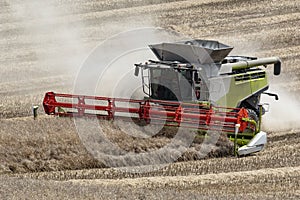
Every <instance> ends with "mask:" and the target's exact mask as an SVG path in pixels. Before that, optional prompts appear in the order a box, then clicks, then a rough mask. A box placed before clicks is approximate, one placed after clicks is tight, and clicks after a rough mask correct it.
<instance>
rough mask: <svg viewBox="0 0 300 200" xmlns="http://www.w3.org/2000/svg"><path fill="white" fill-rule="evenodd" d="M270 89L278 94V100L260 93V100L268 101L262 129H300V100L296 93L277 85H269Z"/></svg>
mask: <svg viewBox="0 0 300 200" xmlns="http://www.w3.org/2000/svg"><path fill="white" fill-rule="evenodd" d="M270 87H271V88H270V89H271V91H272V92H274V93H276V94H278V96H279V101H275V100H274V98H273V97H268V96H266V95H262V100H261V102H268V103H270V107H269V112H267V113H266V114H265V115H264V116H263V124H262V126H263V129H264V130H266V131H290V130H295V129H296V130H297V129H300V123H299V121H300V114H299V110H300V102H299V100H298V98H297V96H296V95H293V94H291V93H289V92H288V91H286V90H285V89H284V88H282V87H280V86H279V85H271V86H270Z"/></svg>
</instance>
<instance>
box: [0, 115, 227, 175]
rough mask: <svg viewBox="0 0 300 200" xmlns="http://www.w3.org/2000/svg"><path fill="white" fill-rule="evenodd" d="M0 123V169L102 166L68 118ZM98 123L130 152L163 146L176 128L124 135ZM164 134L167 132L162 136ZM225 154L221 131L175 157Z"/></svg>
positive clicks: (12, 170)
mask: <svg viewBox="0 0 300 200" xmlns="http://www.w3.org/2000/svg"><path fill="white" fill-rule="evenodd" d="M0 125H1V130H0V144H1V152H0V159H1V163H2V166H1V168H2V169H1V171H2V172H40V171H56V170H66V169H73V170H74V169H85V168H95V167H100V168H102V167H105V166H104V164H102V163H101V160H100V162H99V161H97V160H96V159H94V158H93V156H91V154H90V153H92V152H88V151H87V150H86V148H85V146H84V145H83V144H82V142H81V140H80V138H79V136H78V135H77V130H76V128H75V125H74V122H73V120H72V119H69V118H58V117H52V116H50V117H48V116H47V117H42V116H40V117H39V118H38V119H37V120H33V118H32V117H23V118H13V119H3V120H0ZM100 126H101V127H102V130H104V133H105V134H106V136H107V138H108V140H109V141H110V142H112V143H113V144H115V145H117V146H118V147H120V148H121V149H122V150H124V151H125V152H127V153H130V152H132V153H133V154H134V155H138V154H140V153H146V152H151V151H155V150H157V149H160V148H163V147H164V146H165V145H167V144H169V143H170V142H171V140H172V137H171V136H170V135H171V133H172V134H174V135H176V134H175V133H176V131H177V130H176V129H175V130H170V129H163V130H161V133H160V134H159V135H158V136H155V137H149V138H140V137H134V136H132V135H128V132H127V133H125V132H123V131H122V130H121V129H120V128H118V127H117V126H116V125H114V123H113V122H106V121H104V122H100ZM86 129H88V127H86ZM129 131H131V130H129ZM132 131H134V129H133V130H132ZM185 132H186V134H188V133H189V132H190V131H189V130H185ZM96 134H97V133H96ZM165 134H167V135H169V136H168V137H166V136H165ZM193 134H194V133H193ZM211 146H212V150H211V151H210V152H208V154H207V155H202V154H201V153H202V152H201V151H203V149H201V148H210V147H211ZM200 150H201V151H200ZM167 153H168V152H167ZM169 153H170V152H169ZM228 155H232V144H231V142H229V141H228V140H227V138H226V136H224V135H221V136H220V138H219V140H218V142H217V143H216V145H215V146H213V145H212V144H202V140H201V139H195V140H194V142H193V143H192V144H191V145H190V147H189V148H188V149H187V150H186V152H185V153H184V154H183V155H182V156H181V157H179V158H178V161H188V160H199V159H203V158H209V157H222V156H228ZM141 158H143V156H142V157H141ZM174 161H176V160H174ZM128 162H130V160H127V164H126V165H125V166H130V165H131V164H130V163H129V164H128ZM136 162H138V163H137V164H140V163H143V162H142V160H137V161H136ZM134 165H135V164H134ZM121 166H122V164H121Z"/></svg>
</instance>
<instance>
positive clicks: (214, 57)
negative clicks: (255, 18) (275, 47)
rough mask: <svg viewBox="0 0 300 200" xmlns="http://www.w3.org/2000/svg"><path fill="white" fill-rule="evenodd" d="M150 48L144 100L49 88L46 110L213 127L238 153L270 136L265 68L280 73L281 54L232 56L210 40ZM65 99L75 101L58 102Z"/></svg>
mask: <svg viewBox="0 0 300 200" xmlns="http://www.w3.org/2000/svg"><path fill="white" fill-rule="evenodd" d="M149 47H150V49H151V50H152V51H153V53H154V54H155V55H156V57H157V58H158V60H157V61H154V60H149V61H147V62H145V63H140V64H135V73H134V74H135V75H136V76H139V75H141V79H142V87H143V91H144V93H145V95H146V97H145V98H144V99H143V100H135V99H124V98H112V97H99V96H86V95H74V94H58V93H54V92H48V93H46V95H45V98H44V101H43V106H44V110H45V112H46V113H47V114H49V115H58V116H61V117H64V116H66V117H83V116H85V117H86V116H87V117H97V118H99V119H106V120H113V119H116V118H122V119H124V118H126V119H128V116H129V118H134V119H135V120H139V121H143V122H145V123H142V124H149V123H151V124H160V125H164V126H172V127H186V128H191V129H198V130H201V132H207V131H208V130H213V131H217V132H224V133H227V135H228V137H229V139H230V140H232V141H234V142H235V144H237V145H239V146H240V147H239V148H235V152H236V153H237V154H239V155H247V154H251V153H255V152H258V151H261V150H262V149H263V147H264V145H265V143H266V142H267V136H266V133H265V132H263V131H261V130H260V126H261V116H262V115H263V114H264V108H263V106H262V104H261V103H260V96H261V94H263V93H265V94H266V95H271V96H275V97H276V98H277V99H278V97H277V95H276V94H272V93H269V92H266V91H267V89H268V87H269V84H268V79H267V71H266V67H267V65H271V64H273V65H274V75H279V74H280V68H281V61H280V59H279V58H277V57H270V58H260V59H259V58H254V57H245V56H228V54H229V53H230V52H231V50H232V49H233V47H230V46H228V45H225V44H222V43H220V42H217V41H210V40H189V41H182V42H176V43H161V44H154V45H150V46H149ZM62 98H63V99H69V100H71V101H70V102H66V101H60V99H62ZM91 100H92V101H91ZM88 102H93V104H89V103H88ZM124 103H127V107H124ZM61 108H63V111H61ZM91 111H92V112H91ZM124 113H126V115H124ZM128 114H130V115H128ZM126 116H127V117H126ZM126 119H124V120H126Z"/></svg>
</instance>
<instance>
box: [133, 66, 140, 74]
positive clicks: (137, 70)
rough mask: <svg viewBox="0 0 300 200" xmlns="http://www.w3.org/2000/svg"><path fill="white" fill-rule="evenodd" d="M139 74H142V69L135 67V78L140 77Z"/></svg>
mask: <svg viewBox="0 0 300 200" xmlns="http://www.w3.org/2000/svg"><path fill="white" fill-rule="evenodd" d="M139 72H140V68H139V66H137V65H136V66H135V70H134V75H135V76H138V75H139Z"/></svg>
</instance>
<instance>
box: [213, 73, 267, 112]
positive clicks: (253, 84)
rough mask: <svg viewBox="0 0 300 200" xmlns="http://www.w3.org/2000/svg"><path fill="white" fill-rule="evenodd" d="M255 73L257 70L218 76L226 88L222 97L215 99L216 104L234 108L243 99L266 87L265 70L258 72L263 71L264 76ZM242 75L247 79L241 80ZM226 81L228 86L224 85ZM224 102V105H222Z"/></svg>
mask: <svg viewBox="0 0 300 200" xmlns="http://www.w3.org/2000/svg"><path fill="white" fill-rule="evenodd" d="M257 73H258V72H257V71H253V72H246V73H243V74H236V75H226V76H224V77H222V76H220V79H222V80H223V82H224V83H225V89H226V90H227V89H228V90H227V93H226V94H225V95H224V96H223V97H221V98H220V99H219V100H217V104H219V105H222V106H226V107H231V108H235V107H238V106H239V105H240V103H241V102H242V101H243V100H245V99H247V98H248V97H250V96H251V95H253V94H255V93H257V92H259V91H261V90H262V89H264V88H266V87H268V78H267V74H266V73H265V71H264V70H261V71H260V72H259V73H264V77H257V76H256V75H257ZM243 77H246V78H248V79H247V80H243ZM246 78H245V79H246ZM226 79H227V80H226ZM226 82H228V83H229V85H228V86H226ZM227 87H228V88H227ZM224 103H225V104H226V105H224Z"/></svg>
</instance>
